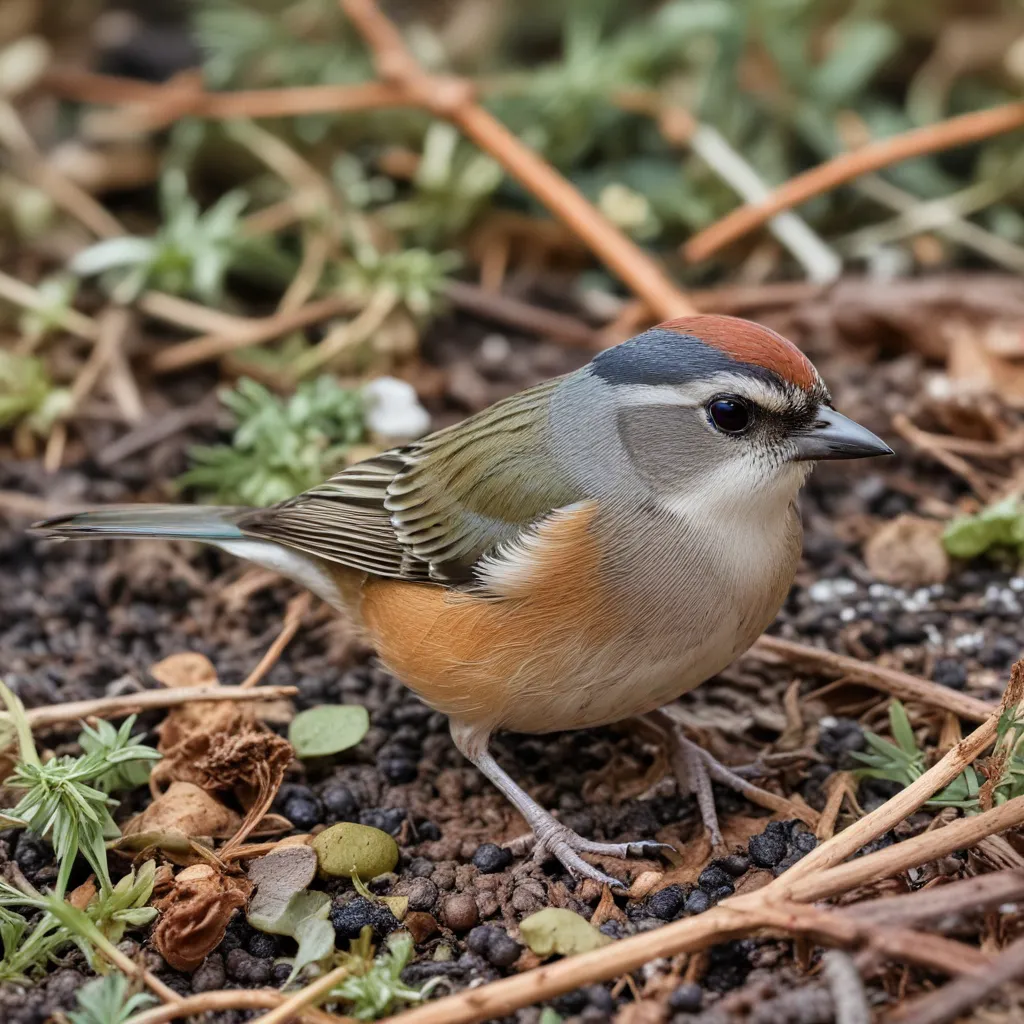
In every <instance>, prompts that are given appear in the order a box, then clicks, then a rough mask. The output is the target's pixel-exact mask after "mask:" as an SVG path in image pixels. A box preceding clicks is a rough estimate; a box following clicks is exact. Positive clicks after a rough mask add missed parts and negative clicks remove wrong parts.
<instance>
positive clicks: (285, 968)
mask: <svg viewBox="0 0 1024 1024" xmlns="http://www.w3.org/2000/svg"><path fill="white" fill-rule="evenodd" d="M291 976H292V967H291V964H289V963H285V962H284V961H277V962H275V963H274V964H273V966H272V967H271V968H270V980H271V981H272V982H273V983H274V987H275V988H280V987H281V986H282V985H283V984H284V983H285V982H286V981H287V980H288V979H289V978H290V977H291Z"/></svg>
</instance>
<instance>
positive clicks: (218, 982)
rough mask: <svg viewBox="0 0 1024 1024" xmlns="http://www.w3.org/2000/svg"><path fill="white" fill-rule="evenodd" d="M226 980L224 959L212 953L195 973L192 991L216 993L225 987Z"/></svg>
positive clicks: (218, 954)
mask: <svg viewBox="0 0 1024 1024" xmlns="http://www.w3.org/2000/svg"><path fill="white" fill-rule="evenodd" d="M225 978H226V973H225V970H224V957H222V956H221V955H220V953H211V954H210V955H209V956H208V957H207V958H206V959H205V960H204V961H203V962H202V963H201V964H200V965H199V966H198V967H197V968H196V970H195V972H194V973H193V975H192V991H193V992H197V993H198V992H215V991H217V990H218V989H222V988H223V987H224V981H225Z"/></svg>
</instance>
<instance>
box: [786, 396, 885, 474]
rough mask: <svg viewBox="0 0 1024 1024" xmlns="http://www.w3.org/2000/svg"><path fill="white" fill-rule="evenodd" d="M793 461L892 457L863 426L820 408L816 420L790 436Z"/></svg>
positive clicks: (828, 409) (881, 441)
mask: <svg viewBox="0 0 1024 1024" xmlns="http://www.w3.org/2000/svg"><path fill="white" fill-rule="evenodd" d="M793 440H794V441H795V442H796V452H797V454H796V456H795V461H796V462H817V461H819V460H824V459H867V458H871V457H872V456H873V455H892V454H893V451H892V449H891V448H890V447H889V446H888V445H887V444H886V443H885V442H884V441H883V440H882V439H881V438H880V437H876V436H875V435H874V434H872V433H871V431H870V430H868V429H867V428H866V427H862V426H861V425H860V424H859V423H855V422H854V421H853V420H851V419H850V418H849V417H848V416H844V415H843V414H842V413H839V412H836V411H835V409H830V408H828V406H822V407H821V409H819V410H818V417H817V419H816V420H815V421H814V422H813V423H812V424H810V426H807V427H804V428H803V429H802V430H800V432H799V433H797V434H795V435H794V436H793Z"/></svg>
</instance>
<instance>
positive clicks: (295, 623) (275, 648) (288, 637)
mask: <svg viewBox="0 0 1024 1024" xmlns="http://www.w3.org/2000/svg"><path fill="white" fill-rule="evenodd" d="M311 602H312V595H311V594H309V593H308V592H307V591H303V592H302V593H301V594H299V595H298V596H296V597H293V598H292V599H291V600H290V601H289V602H288V607H287V608H286V609H285V613H284V624H283V625H282V626H281V632H280V633H278V635H277V637H276V638H275V640H274V642H273V643H272V644H271V645H270V646H269V647H268V648H267V653H266V654H264V655H263V657H262V658H260V660H259V663H258V664H257V665H256V667H255V668H254V669H253V670H252V671H251V672H250V673H249V674H248V675H247V676H246V677H245V679H244V680H243V682H242V683H241V684H239V687H238V688H239V689H240V690H246V689H249V688H250V687H253V686H256V685H257V684H258V683H259V682H260V680H261V679H263V677H264V676H265V675H266V674H267V673H268V672H269V671H270V670H271V669H272V668H273V667H274V666H275V665H276V664H277V659H278V658H280V657H281V652H282V651H283V650H284V649H285V648H286V647H287V646H288V645H289V644H290V643H291V642H292V639H293V637H294V636H295V634H296V633H297V632H298V631H299V626H300V625H301V624H302V617H303V616H304V615H305V614H306V612H308V611H309V606H310V603H311Z"/></svg>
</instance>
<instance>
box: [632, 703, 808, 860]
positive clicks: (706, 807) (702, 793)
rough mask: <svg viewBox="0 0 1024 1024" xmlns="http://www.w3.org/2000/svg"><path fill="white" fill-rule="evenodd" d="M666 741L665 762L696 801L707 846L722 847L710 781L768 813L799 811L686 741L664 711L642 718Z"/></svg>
mask: <svg viewBox="0 0 1024 1024" xmlns="http://www.w3.org/2000/svg"><path fill="white" fill-rule="evenodd" d="M644 717H645V718H646V719H647V720H648V721H649V722H650V723H651V724H652V725H653V726H654V727H655V728H656V729H658V730H659V731H660V732H661V733H662V734H663V735H664V736H665V738H666V741H667V742H668V749H669V761H670V763H671V765H672V770H673V771H674V772H675V775H676V780H677V781H678V783H679V786H680V788H681V789H682V790H683V791H685V792H688V793H692V794H693V795H694V797H695V798H696V800H697V808H698V810H699V811H700V816H701V820H702V821H703V822H704V827H705V828H706V829H707V830H708V835H709V836H710V838H711V845H712V846H714V847H719V846H722V845H723V840H722V830H721V828H720V827H719V824H718V812H717V810H716V809H715V797H714V793H713V792H712V789H711V783H712V782H718V783H721V784H722V785H724V786H728V787H729V788H730V789H733V790H735V791H736V792H737V793H739V794H740V795H741V796H744V797H746V798H747V799H748V800H749V801H750V802H751V803H755V804H758V805H759V806H761V807H767V808H769V809H770V810H775V811H778V810H783V811H787V812H789V813H794V811H799V808H795V807H794V805H793V804H791V803H790V801H788V800H786V799H785V798H784V797H780V796H776V794H774V793H769V792H768V790H766V789H761V787H760V786H755V785H754V784H753V783H752V782H748V781H747V780H746V779H745V778H743V776H742V775H740V774H739V772H738V771H734V770H733V769H732V768H728V767H726V766H725V765H724V764H722V763H721V762H720V761H719V760H718V759H717V758H715V757H712V755H711V754H709V753H708V752H707V751H706V750H704V749H702V748H701V747H700V746H699V745H698V744H696V743H694V742H693V740H691V739H688V738H687V736H686V734H685V733H684V732H683V727H682V724H681V723H680V722H678V721H677V720H676V719H675V718H674V717H673V716H672V715H671V714H670V713H669V712H668V711H667V710H665V709H662V710H660V711H652V712H650V713H649V714H647V715H645V716H644ZM756 767H757V762H755V764H754V765H748V766H745V767H744V768H742V769H740V771H743V772H744V774H747V773H748V772H750V771H751V769H755V768H756Z"/></svg>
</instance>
